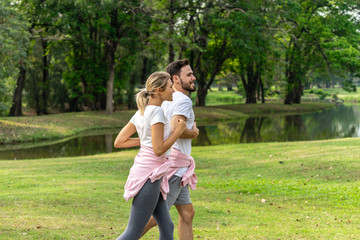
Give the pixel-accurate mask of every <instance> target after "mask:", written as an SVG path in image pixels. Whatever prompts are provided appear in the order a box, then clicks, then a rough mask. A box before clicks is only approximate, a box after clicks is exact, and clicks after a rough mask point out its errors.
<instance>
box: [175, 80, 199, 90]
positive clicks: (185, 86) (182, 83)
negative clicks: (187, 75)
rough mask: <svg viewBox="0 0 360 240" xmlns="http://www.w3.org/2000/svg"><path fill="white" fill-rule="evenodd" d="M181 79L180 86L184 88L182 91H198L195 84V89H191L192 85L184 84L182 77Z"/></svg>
mask: <svg viewBox="0 0 360 240" xmlns="http://www.w3.org/2000/svg"><path fill="white" fill-rule="evenodd" d="M179 78H180V84H181V87H182V89H184V90H186V91H188V92H195V90H196V87H195V84H194V88H191V86H190V83H187V84H186V83H184V81H183V80H182V79H181V77H179Z"/></svg>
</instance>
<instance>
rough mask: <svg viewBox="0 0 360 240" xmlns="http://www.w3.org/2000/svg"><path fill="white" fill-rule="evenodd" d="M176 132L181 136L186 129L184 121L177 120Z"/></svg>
mask: <svg viewBox="0 0 360 240" xmlns="http://www.w3.org/2000/svg"><path fill="white" fill-rule="evenodd" d="M174 128H175V129H174V132H176V131H177V132H178V134H179V135H181V134H182V133H183V132H184V131H185V130H186V129H187V127H186V123H185V121H184V120H183V119H177V121H176V122H175V124H174Z"/></svg>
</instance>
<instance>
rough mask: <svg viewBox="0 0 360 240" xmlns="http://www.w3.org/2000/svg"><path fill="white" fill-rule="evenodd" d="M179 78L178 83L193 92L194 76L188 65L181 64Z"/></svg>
mask: <svg viewBox="0 0 360 240" xmlns="http://www.w3.org/2000/svg"><path fill="white" fill-rule="evenodd" d="M179 78H180V85H181V87H182V88H183V89H184V90H186V91H188V92H194V91H195V90H196V88H195V80H196V77H195V76H194V73H193V71H192V69H191V67H190V66H189V65H186V66H183V67H182V68H181V72H180V76H179Z"/></svg>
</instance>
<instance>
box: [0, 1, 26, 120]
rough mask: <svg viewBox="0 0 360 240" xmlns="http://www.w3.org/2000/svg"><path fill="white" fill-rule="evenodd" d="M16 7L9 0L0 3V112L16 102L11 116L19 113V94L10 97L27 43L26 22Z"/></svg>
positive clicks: (22, 61) (3, 111)
mask: <svg viewBox="0 0 360 240" xmlns="http://www.w3.org/2000/svg"><path fill="white" fill-rule="evenodd" d="M17 7H18V6H17V5H15V4H12V1H10V0H4V1H2V3H1V4H0V56H1V57H0V65H1V70H0V114H4V113H6V112H7V111H8V110H9V108H10V106H11V105H14V104H16V108H17V109H16V110H17V111H15V110H14V114H10V115H11V116H15V115H21V99H18V98H17V96H19V94H18V93H17V94H15V95H14V97H13V98H12V93H14V90H15V88H16V82H15V79H16V78H17V76H18V74H19V72H20V71H21V69H23V66H24V65H23V64H25V62H24V60H25V59H26V55H27V48H28V43H29V32H28V23H27V21H26V18H25V17H24V15H23V14H22V13H21V12H20V11H19V9H18V8H17ZM18 81H20V82H19V83H18V85H17V86H18V88H17V89H18V90H17V91H18V92H19V91H20V93H21V91H22V89H21V85H22V82H21V79H20V80H19V78H18ZM15 96H16V97H15ZM12 100H13V101H14V100H15V103H12ZM19 106H20V107H19ZM19 113H20V114H19Z"/></svg>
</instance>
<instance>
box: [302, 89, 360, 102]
mask: <svg viewBox="0 0 360 240" xmlns="http://www.w3.org/2000/svg"><path fill="white" fill-rule="evenodd" d="M322 90H323V91H324V92H326V93H329V94H331V95H334V94H336V95H337V97H338V98H339V99H342V100H343V101H344V102H345V103H360V92H359V88H358V89H357V92H356V93H349V92H347V91H345V90H344V89H342V88H324V89H322ZM305 92H308V90H305ZM303 99H305V100H316V99H319V97H318V96H316V95H315V94H310V93H305V94H304V97H303ZM325 99H326V100H331V99H332V96H328V97H326V98H325Z"/></svg>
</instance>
